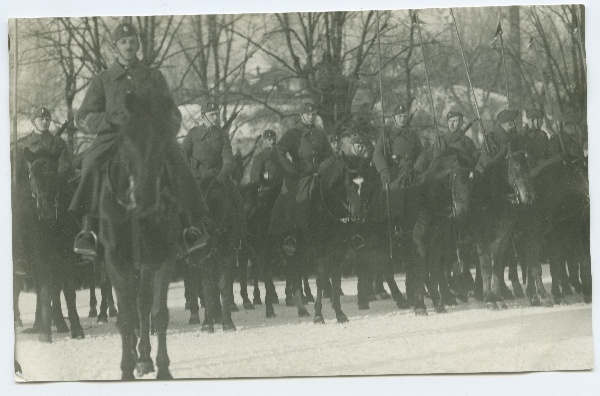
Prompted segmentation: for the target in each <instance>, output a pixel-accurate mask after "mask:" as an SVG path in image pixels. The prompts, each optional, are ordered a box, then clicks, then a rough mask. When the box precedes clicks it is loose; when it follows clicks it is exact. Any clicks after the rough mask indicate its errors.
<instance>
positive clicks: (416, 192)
mask: <svg viewBox="0 0 600 396" xmlns="http://www.w3.org/2000/svg"><path fill="white" fill-rule="evenodd" d="M470 176H471V169H470V168H469V167H468V166H467V165H466V164H463V163H462V161H459V160H458V159H457V156H456V155H454V153H453V152H449V153H444V155H441V156H439V157H436V158H434V159H433V160H432V161H431V163H430V165H429V167H428V169H427V170H426V171H425V172H424V173H423V174H421V175H419V176H418V177H417V178H416V180H415V182H414V184H413V185H412V186H410V187H408V188H404V189H396V190H390V193H389V195H390V216H391V218H392V225H391V233H392V237H393V238H395V240H394V246H393V252H394V251H396V253H394V256H395V257H397V256H398V253H400V254H399V255H400V257H401V258H402V260H403V261H404V264H405V266H406V288H407V290H406V291H407V296H408V300H409V302H408V303H407V302H406V301H404V299H403V297H401V293H400V291H399V289H398V288H397V286H396V285H395V281H394V280H393V273H391V274H386V277H388V278H389V277H390V276H391V277H392V279H390V280H388V284H389V285H390V289H391V291H392V296H394V294H396V295H398V296H394V299H395V300H396V302H397V304H398V306H399V307H400V308H407V307H408V306H409V304H411V305H412V303H414V312H415V314H416V315H426V314H427V308H426V306H425V302H424V293H425V283H426V282H427V285H428V289H429V292H430V295H431V298H432V300H433V302H434V308H435V310H436V311H437V312H439V313H442V312H445V307H444V300H443V299H442V296H443V297H446V298H447V295H448V294H449V293H447V290H446V289H447V284H446V282H444V277H443V271H444V269H443V266H442V256H443V255H442V253H443V252H444V250H445V248H446V247H447V244H446V243H447V242H446V240H447V236H448V234H450V233H451V232H452V228H453V226H454V222H456V221H462V220H463V219H464V218H465V217H466V215H467V213H468V212H469V207H470V195H471V193H470V189H471V187H470V184H471V177H470ZM377 190H378V191H377V192H376V195H375V197H374V198H373V200H372V201H371V204H370V207H369V224H370V227H371V230H372V234H373V235H377V236H378V237H376V238H375V239H376V241H375V242H379V243H378V244H379V246H380V247H381V245H383V244H382V243H381V242H385V248H386V250H387V249H389V246H388V245H387V244H388V243H389V233H388V232H389V231H388V223H387V209H386V206H387V199H386V196H385V194H386V193H385V190H384V189H383V186H382V185H381V184H380V183H379V184H378V189H377ZM398 245H399V246H398ZM398 247H399V252H398V251H397V250H398ZM388 272H390V271H388ZM359 282H362V280H360V279H359ZM440 293H441V294H440Z"/></svg>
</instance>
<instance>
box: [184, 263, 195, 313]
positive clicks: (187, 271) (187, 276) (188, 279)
mask: <svg viewBox="0 0 600 396" xmlns="http://www.w3.org/2000/svg"><path fill="white" fill-rule="evenodd" d="M184 266H185V268H184V270H183V295H184V296H185V310H186V311H187V310H189V309H190V306H191V301H192V299H194V297H196V296H195V295H194V293H192V290H191V288H192V287H191V286H190V285H191V283H192V282H193V281H192V275H191V273H192V271H193V268H192V267H191V266H190V265H189V264H188V262H187V260H186V261H185V264H184Z"/></svg>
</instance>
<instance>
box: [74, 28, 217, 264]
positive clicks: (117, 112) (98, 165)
mask: <svg viewBox="0 0 600 396" xmlns="http://www.w3.org/2000/svg"><path fill="white" fill-rule="evenodd" d="M111 37H112V43H113V48H114V52H115V62H114V63H113V64H112V66H111V67H110V68H109V69H108V70H105V71H103V72H101V73H99V74H97V75H95V76H94V77H92V80H91V81H90V86H89V87H88V89H87V92H86V95H85V98H84V99H83V103H82V104H81V107H80V108H79V112H78V113H77V115H76V116H75V123H76V125H77V127H78V128H79V129H80V130H81V131H82V132H84V133H86V134H90V135H92V134H93V135H97V136H96V137H95V139H94V141H93V142H92V144H91V145H90V147H89V148H88V149H87V152H86V154H85V157H84V159H83V162H82V172H81V180H80V182H79V185H78V187H77V190H76V192H75V195H74V197H73V200H72V202H71V205H70V207H69V211H70V212H71V213H73V214H74V215H75V216H76V217H78V218H80V219H81V224H82V231H81V232H80V233H79V234H78V235H77V237H76V239H75V244H74V247H73V248H74V250H75V252H76V253H79V254H82V255H85V256H92V257H93V256H96V254H97V253H96V242H97V237H96V234H95V232H94V231H93V225H92V219H97V218H98V217H99V200H100V189H101V182H102V175H103V174H104V171H103V170H102V168H103V165H104V164H106V163H107V162H108V161H109V160H110V159H111V158H112V157H113V156H114V155H115V153H116V151H117V145H118V143H119V136H120V133H119V132H118V129H119V127H122V126H124V125H126V124H127V121H128V119H129V114H128V112H127V111H126V108H125V98H126V96H127V94H128V93H137V92H140V91H141V90H142V89H145V88H147V87H148V86H151V87H153V88H155V89H156V90H157V91H159V92H160V93H161V96H163V97H165V98H168V99H169V101H170V104H169V106H170V109H169V111H170V127H169V130H168V131H165V133H168V134H170V135H172V137H173V139H171V141H170V143H168V144H167V147H166V163H167V166H170V167H172V173H173V174H176V175H178V177H177V178H175V180H173V182H174V183H176V184H177V186H173V191H174V192H176V193H177V194H179V202H181V205H182V210H181V213H180V219H181V222H182V225H183V227H184V231H183V236H182V237H183V242H184V246H185V247H186V249H187V251H186V253H190V252H192V251H194V250H196V249H198V248H200V247H202V246H203V245H204V244H205V243H206V241H205V235H204V234H203V232H202V231H201V230H200V228H199V226H200V225H201V221H202V219H203V218H204V217H205V215H206V205H205V204H204V200H203V197H202V194H201V193H200V190H199V188H198V186H197V185H196V183H195V182H194V178H193V176H192V172H191V170H190V168H189V166H188V165H187V162H186V160H185V157H184V156H183V154H182V153H181V150H180V149H179V147H178V146H177V142H176V140H175V135H176V134H177V132H178V131H179V128H180V125H181V113H180V112H179V110H178V109H177V106H176V105H175V102H174V101H173V98H172V95H171V93H170V91H169V88H168V86H167V83H166V81H165V79H164V77H163V75H162V73H161V72H160V71H159V70H157V69H151V68H148V67H146V66H144V65H143V64H142V63H141V62H140V61H139V59H138V58H137V51H138V49H139V40H138V35H137V32H136V30H135V28H134V27H133V25H131V24H129V23H121V24H119V25H118V26H117V27H116V28H115V30H114V31H113V32H112V36H111Z"/></svg>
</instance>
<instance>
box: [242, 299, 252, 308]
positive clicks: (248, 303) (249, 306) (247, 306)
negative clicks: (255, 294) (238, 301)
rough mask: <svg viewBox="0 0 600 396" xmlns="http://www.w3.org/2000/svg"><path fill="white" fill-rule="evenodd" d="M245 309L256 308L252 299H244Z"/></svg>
mask: <svg viewBox="0 0 600 396" xmlns="http://www.w3.org/2000/svg"><path fill="white" fill-rule="evenodd" d="M244 309H246V310H248V309H254V305H252V303H251V302H250V300H248V301H244Z"/></svg>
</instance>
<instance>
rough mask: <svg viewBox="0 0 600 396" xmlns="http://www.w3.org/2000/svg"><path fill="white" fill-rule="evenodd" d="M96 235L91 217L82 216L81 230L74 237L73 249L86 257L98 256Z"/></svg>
mask: <svg viewBox="0 0 600 396" xmlns="http://www.w3.org/2000/svg"><path fill="white" fill-rule="evenodd" d="M97 245H98V237H97V235H96V233H95V232H94V230H93V226H92V218H91V217H90V216H89V215H85V216H83V218H82V220H81V231H80V232H79V234H77V236H76V237H75V243H74V244H73V251H74V252H75V253H77V254H81V255H83V256H85V257H87V258H90V259H93V258H95V257H97V256H98V253H97V251H96V249H97Z"/></svg>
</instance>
